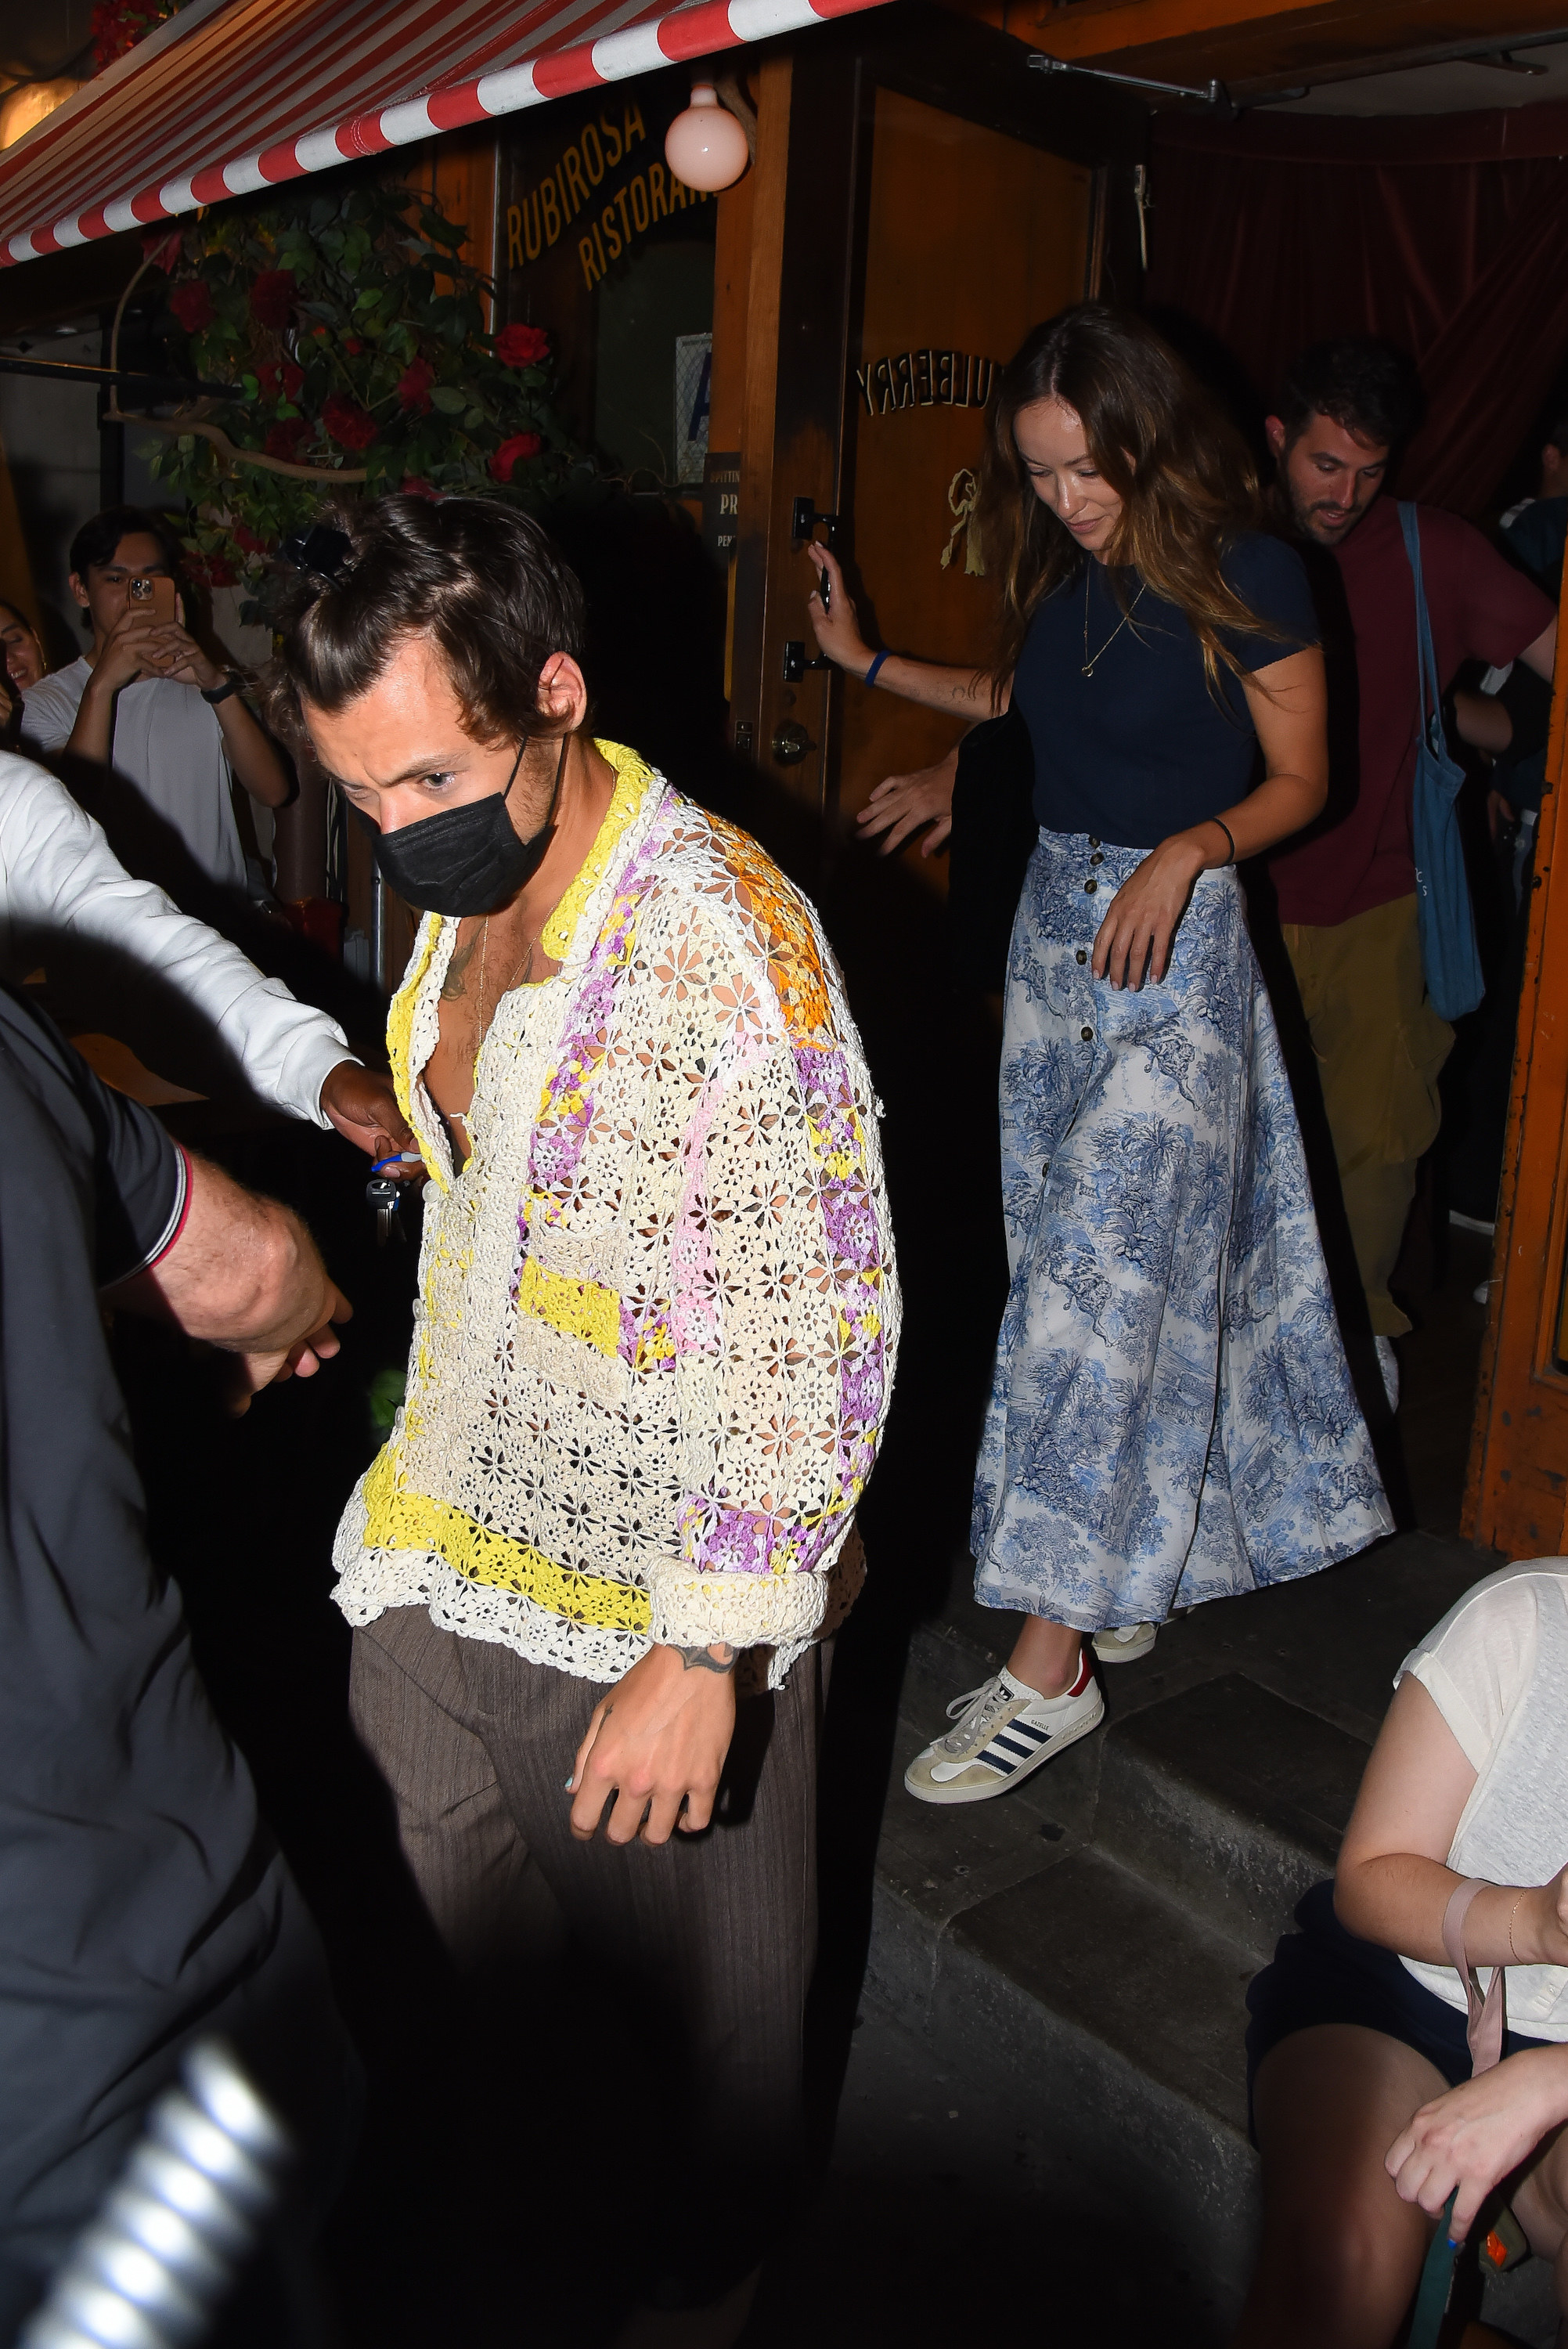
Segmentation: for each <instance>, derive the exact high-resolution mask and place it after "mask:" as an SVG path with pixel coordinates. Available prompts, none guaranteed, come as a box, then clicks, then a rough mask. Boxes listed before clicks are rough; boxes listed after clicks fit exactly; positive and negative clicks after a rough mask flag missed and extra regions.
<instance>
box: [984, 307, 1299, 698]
mask: <svg viewBox="0 0 1568 2349" xmlns="http://www.w3.org/2000/svg"><path fill="white" fill-rule="evenodd" d="M1043 399H1059V400H1060V401H1061V402H1062V404H1063V406H1064V407H1066V408H1070V409H1072V410H1073V412H1074V414H1075V415H1076V416H1077V417H1078V419H1080V421H1081V422H1082V425H1083V429H1084V440H1085V442H1086V444H1087V446H1088V453H1089V455H1090V457H1091V458H1092V459H1093V460H1094V463H1095V465H1096V466H1097V467H1098V469H1099V471H1100V473H1101V474H1102V475H1103V477H1104V479H1105V481H1107V482H1108V483H1109V487H1110V488H1111V489H1112V490H1114V491H1115V492H1116V494H1117V496H1118V497H1119V499H1120V500H1121V512H1120V515H1119V518H1118V521H1117V524H1116V529H1115V533H1114V534H1113V535H1112V537H1111V539H1110V542H1109V545H1108V546H1107V548H1106V551H1105V560H1106V564H1107V568H1108V570H1109V574H1110V581H1111V585H1112V587H1113V588H1114V591H1115V594H1116V597H1117V601H1118V602H1119V604H1120V605H1121V607H1122V609H1123V610H1124V611H1125V610H1127V609H1128V608H1129V607H1130V601H1131V597H1132V596H1133V595H1136V593H1137V585H1136V584H1133V585H1129V582H1130V581H1131V579H1132V574H1134V573H1136V574H1137V578H1138V580H1139V581H1141V582H1142V583H1143V584H1144V585H1147V586H1148V587H1149V588H1150V590H1151V591H1152V593H1153V594H1155V595H1162V596H1163V597H1165V599H1166V600H1167V602H1169V603H1171V604H1174V605H1176V607H1177V609H1178V610H1179V611H1180V612H1181V613H1182V614H1183V616H1185V618H1186V619H1187V621H1188V623H1189V625H1190V626H1191V630H1192V633H1193V635H1194V636H1196V637H1197V639H1198V643H1199V645H1200V646H1201V647H1202V655H1203V669H1204V674H1205V676H1206V677H1207V678H1208V681H1209V689H1210V691H1211V693H1212V694H1213V695H1214V697H1215V698H1216V699H1217V700H1218V699H1219V698H1221V697H1220V670H1221V669H1222V668H1227V669H1229V670H1231V671H1232V673H1233V674H1234V675H1236V676H1240V675H1241V674H1242V667H1241V663H1240V662H1239V661H1238V660H1237V658H1236V657H1235V655H1234V654H1233V652H1232V651H1231V650H1230V648H1229V647H1228V646H1227V645H1226V643H1225V641H1224V635H1223V633H1222V632H1224V631H1227V630H1235V631H1240V632H1243V633H1244V634H1247V635H1251V636H1280V637H1281V639H1282V649H1281V657H1282V658H1283V657H1284V652H1285V651H1286V650H1288V649H1290V647H1289V646H1288V645H1287V644H1286V643H1285V641H1284V635H1283V631H1282V630H1280V629H1278V628H1276V627H1275V626H1273V624H1272V623H1271V622H1269V621H1266V620H1264V619H1263V618H1261V617H1260V616H1259V615H1258V614H1257V613H1255V612H1253V610H1252V609H1251V608H1250V606H1249V605H1247V604H1245V603H1244V602H1243V599H1242V598H1241V597H1240V596H1239V595H1237V594H1236V593H1235V591H1234V590H1233V588H1232V587H1230V586H1229V585H1227V584H1226V581H1225V577H1224V574H1223V573H1222V570H1221V567H1220V565H1221V561H1222V557H1223V555H1224V553H1225V550H1226V548H1227V547H1228V546H1230V545H1231V544H1232V543H1233V541H1234V540H1235V539H1236V538H1237V537H1238V536H1239V535H1240V534H1241V533H1242V532H1243V531H1247V530H1253V529H1255V528H1256V527H1257V524H1258V521H1259V518H1260V514H1261V501H1260V496H1259V490H1258V477H1257V471H1256V468H1255V467H1254V465H1253V460H1252V459H1251V457H1250V456H1249V455H1248V453H1247V449H1246V444H1245V442H1244V441H1243V439H1242V437H1241V434H1240V433H1239V432H1238V431H1237V430H1236V429H1235V428H1234V426H1233V424H1231V423H1230V422H1229V421H1228V419H1226V418H1225V417H1224V416H1223V415H1222V413H1221V411H1220V410H1219V409H1218V408H1217V407H1216V406H1215V404H1214V402H1213V401H1212V399H1211V398H1210V397H1209V395H1208V393H1207V392H1206V391H1204V389H1203V388H1202V386H1201V385H1200V384H1199V382H1198V381H1197V378H1195V377H1194V376H1192V375H1191V373H1190V372H1189V371H1188V369H1187V368H1186V367H1184V366H1183V365H1182V363H1181V360H1180V359H1179V358H1178V357H1177V356H1176V354H1175V352H1174V351H1173V350H1172V349H1171V346H1170V345H1169V343H1167V342H1165V341H1164V340H1163V339H1162V338H1161V336H1159V335H1157V334H1156V333H1155V331H1154V329H1153V327H1152V326H1146V325H1145V323H1144V321H1143V320H1142V319H1141V318H1140V317H1137V316H1134V314H1133V313H1132V312H1131V311H1128V310H1119V309H1113V308H1111V307H1110V305H1109V304H1107V303H1104V302H1079V303H1077V304H1075V305H1074V306H1073V307H1072V308H1071V309H1070V310H1063V311H1060V312H1059V313H1058V314H1057V316H1056V317H1054V318H1048V319H1047V321H1046V323H1045V325H1044V326H1037V327H1035V328H1034V330H1033V332H1032V333H1031V334H1029V335H1028V336H1026V339H1025V342H1024V344H1023V347H1022V348H1021V349H1020V350H1019V352H1018V354H1017V356H1016V357H1015V358H1014V360H1013V361H1012V364H1011V365H1010V366H1009V367H1007V368H1006V371H1005V373H1004V375H1003V377H1002V381H1001V386H1000V388H999V390H998V392H997V395H996V398H995V402H994V403H993V406H992V409H991V431H990V440H989V442H988V444H987V447H986V450H985V460H984V462H983V464H982V468H981V479H980V521H981V529H982V532H983V534H984V541H985V557H986V567H987V569H988V570H989V571H990V572H991V574H992V575H993V576H995V577H998V578H999V579H1000V581H1001V587H1002V611H1001V617H1000V625H999V628H998V634H997V643H996V652H995V660H994V662H993V663H992V665H991V668H990V676H991V678H992V688H993V694H994V696H995V697H997V698H999V697H1000V693H1001V689H1002V688H1003V686H1004V685H1005V683H1006V679H1007V678H1009V677H1010V676H1011V675H1012V672H1013V669H1014V667H1015V666H1016V662H1017V658H1018V655H1019V653H1020V652H1021V651H1022V649H1023V645H1024V638H1025V637H1026V636H1027V634H1028V631H1029V623H1030V621H1031V620H1032V619H1033V618H1034V616H1035V614H1036V612H1037V610H1038V608H1039V606H1040V605H1041V604H1042V603H1043V602H1044V601H1045V599H1046V597H1047V595H1051V594H1052V593H1053V592H1054V590H1055V589H1057V587H1059V586H1061V585H1062V584H1063V583H1064V582H1065V581H1066V580H1068V579H1070V578H1072V577H1073V576H1074V575H1075V574H1077V572H1078V566H1079V564H1082V563H1084V562H1086V561H1088V560H1089V559H1090V558H1088V557H1087V556H1086V555H1085V554H1083V552H1082V550H1081V549H1080V548H1079V547H1078V545H1077V543H1075V541H1074V539H1073V537H1072V534H1071V533H1070V532H1069V531H1068V530H1067V529H1066V527H1065V526H1064V525H1063V524H1062V523H1060V522H1058V521H1057V517H1056V515H1055V514H1054V513H1053V512H1051V509H1050V507H1049V506H1048V505H1047V504H1046V502H1045V501H1044V500H1043V499H1042V498H1040V497H1037V495H1036V492H1035V487H1034V483H1033V482H1032V481H1031V480H1030V479H1029V476H1028V474H1027V473H1026V471H1025V470H1024V463H1023V460H1022V458H1021V457H1020V456H1019V454H1018V449H1017V444H1016V440H1014V437H1013V423H1014V419H1015V418H1016V415H1017V413H1018V410H1019V409H1021V408H1030V407H1033V406H1034V404H1035V403H1036V402H1037V400H1043Z"/></svg>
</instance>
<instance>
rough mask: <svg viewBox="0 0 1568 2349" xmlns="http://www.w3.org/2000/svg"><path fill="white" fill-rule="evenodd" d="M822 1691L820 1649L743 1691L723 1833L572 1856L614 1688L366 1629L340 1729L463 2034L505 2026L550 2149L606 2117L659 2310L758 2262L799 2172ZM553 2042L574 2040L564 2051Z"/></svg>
mask: <svg viewBox="0 0 1568 2349" xmlns="http://www.w3.org/2000/svg"><path fill="white" fill-rule="evenodd" d="M819 1689H820V1651H818V1650H815V1649H813V1650H811V1651H809V1652H808V1653H807V1654H806V1655H805V1656H803V1657H802V1658H801V1659H800V1661H799V1662H798V1663H797V1664H796V1666H795V1668H794V1670H793V1671H792V1672H791V1673H790V1675H789V1682H788V1683H787V1684H786V1686H785V1687H784V1688H782V1689H780V1690H779V1691H778V1692H776V1693H772V1694H764V1695H759V1696H752V1697H748V1698H743V1699H742V1701H741V1703H740V1706H739V1711H738V1721H737V1725H736V1734H735V1740H734V1744H733V1745H732V1746H731V1749H730V1756H729V1760H728V1763H727V1765H726V1770H725V1775H724V1781H723V1784H722V1785H721V1788H720V1792H719V1800H718V1806H717V1811H716V1815H715V1822H714V1824H713V1826H711V1827H709V1828H707V1830H706V1831H705V1832H704V1833H703V1834H701V1835H696V1836H684V1835H681V1834H679V1833H677V1834H676V1835H675V1836H673V1837H671V1839H670V1841H669V1842H668V1843H667V1844H666V1845H664V1846H662V1847H656V1848H655V1847H651V1846H648V1845H645V1844H642V1843H634V1844H632V1845H630V1846H627V1847H624V1848H616V1847H613V1846H611V1845H610V1844H608V1843H606V1842H605V1841H604V1839H603V1836H600V1837H597V1838H595V1840H594V1841H593V1843H579V1842H576V1841H575V1840H574V1839H573V1836H572V1833H571V1830H570V1827H569V1826H568V1819H567V1815H568V1812H569V1810H570V1807H571V1806H570V1803H569V1800H568V1797H567V1795H566V1792H565V1786H566V1781H567V1779H568V1778H569V1776H570V1775H571V1772H572V1764H573V1757H574V1755H575V1754H576V1750H577V1746H578V1744H579V1742H580V1741H581V1739H582V1736H583V1732H584V1730H585V1729H586V1727H587V1725H588V1717H589V1715H590V1713H592V1712H593V1707H594V1706H595V1704H597V1702H599V1699H600V1698H601V1697H602V1696H603V1693H604V1691H603V1687H602V1686H600V1685H597V1684H595V1683H594V1682H591V1681H584V1680H577V1679H574V1678H573V1677H572V1675H570V1674H569V1673H566V1672H561V1671H553V1670H552V1669H551V1668H550V1667H548V1666H546V1665H542V1664H531V1663H528V1662H526V1661H524V1660H523V1658H521V1656H519V1655H516V1654H515V1653H514V1652H513V1651H511V1649H510V1648H505V1647H500V1646H497V1645H494V1644H492V1643H490V1641H487V1640H465V1639H461V1638H459V1637H458V1636H457V1635H456V1634H455V1633H453V1632H450V1631H442V1630H438V1629H437V1628H436V1626H435V1625H434V1624H433V1623H432V1622H431V1621H430V1619H429V1616H428V1614H427V1613H426V1611H425V1609H423V1608H417V1607H402V1608H397V1609H392V1610H391V1611H390V1612H388V1613H387V1614H386V1615H383V1616H381V1617H379V1618H378V1619H377V1621H375V1622H374V1623H372V1624H370V1625H369V1626H368V1627H367V1628H366V1629H365V1630H359V1631H356V1633H355V1637H354V1661H353V1668H352V1675H351V1680H350V1707H351V1711H352V1713H353V1718H354V1725H355V1728H356V1732H357V1733H358V1735H359V1738H360V1740H361V1742H362V1743H363V1744H364V1745H365V1747H366V1751H367V1752H368V1753H369V1754H370V1757H371V1759H372V1761H373V1762H374V1763H375V1764H376V1766H377V1769H378V1770H379V1772H380V1773H381V1775H382V1776H383V1778H384V1779H385V1780H386V1782H387V1785H388V1787H389V1788H390V1790H391V1793H392V1795H393V1799H394V1802H395V1805H396V1808H397V1829H398V1837H399V1840H400V1842H401V1844H402V1847H403V1851H404V1854H405V1857H407V1862H408V1866H409V1868H410V1869H411V1870H412V1872H413V1875H414V1878H415V1880H416V1882H417V1883H418V1888H419V1891H420V1894H421V1897H422V1899H423V1900H424V1902H425V1905H426V1907H427V1909H428V1911H429V1914H430V1917H431V1919H432V1920H433V1921H434V1923H435V1926H436V1928H437V1930H438V1932H439V1934H440V1936H441V1938H442V1940H443V1941H444V1942H445V1943H446V1945H447V1948H448V1950H449V1952H450V1954H451V1956H452V1958H453V1960H454V1961H455V1963H456V1965H457V1967H458V1969H459V1973H460V1974H461V1975H462V1976H463V1977H464V1978H465V1979H466V1981H467V1982H468V1983H469V1989H470V1993H471V1997H472V2001H473V2004H474V2010H475V2011H474V2015H473V2033H472V2035H473V2037H474V2039H475V2041H476V2043H477V2044H480V2045H482V2044H486V2042H487V2035H488V2044H490V2045H492V2046H495V2047H497V2048H499V2047H500V2040H501V2034H506V2035H507V2036H508V2037H509V2038H510V2039H511V2043H512V2046H511V2052H512V2054H517V2055H519V2056H520V2057H521V2060H520V2063H519V2079H520V2085H521V2092H522V2094H523V2095H524V2096H525V2097H529V2098H530V2099H534V2098H537V2097H538V2095H540V2093H541V2089H543V2093H544V2095H545V2096H546V2099H547V2100H548V2101H551V2102H552V2103H554V2105H555V2106H557V2110H555V2111H552V2112H546V2113H541V2112H537V2111H535V2112H531V2113H530V2114H529V2116H528V2125H529V2127H530V2128H531V2129H532V2130H538V2129H540V2128H542V2127H543V2128H547V2129H552V2130H554V2129H557V2128H559V2129H560V2131H561V2134H562V2142H563V2145H564V2140H565V2138H566V2137H567V2136H569V2134H570V2123H571V2118H572V2116H571V2115H570V2114H569V2113H565V2112H562V2111H561V2110H560V2109H559V2107H560V2106H562V2105H563V2104H564V2105H566V2106H573V2105H578V2104H581V2105H582V2106H583V2107H584V2108H585V2109H587V2110H589V2111H591V2112H592V2111H593V2110H594V2109H595V2107H596V2110H597V2113H598V2115H599V2116H603V2113H604V2111H605V2107H606V2103H608V2104H609V2105H611V2106H614V2107H615V2108H616V2113H615V2118H616V2128H617V2132H618V2133H624V2132H625V2131H627V2130H629V2131H630V2133H631V2142H632V2143H633V2144H634V2146H635V2147H638V2148H639V2149H640V2153H641V2154H642V2155H643V2156H644V2157H648V2156H651V2159H648V2158H642V2159H640V2160H639V2163H638V2175H637V2178H636V2189H635V2190H636V2194H637V2198H638V2205H639V2211H640V2214H641V2215H640V2220H639V2224H640V2228H641V2230H642V2231H643V2233H644V2239H645V2241H646V2243H647V2245H648V2268H647V2282H646V2290H647V2293H648V2296H651V2297H652V2298H654V2299H655V2301H656V2302H658V2304H660V2305H664V2306H702V2305H704V2304H706V2303H707V2302H709V2301H712V2300H715V2299H717V2298H718V2297H720V2296H721V2294H722V2293H723V2292H725V2291H727V2289H728V2288H729V2286H730V2285H731V2284H732V2283H734V2282H737V2281H738V2279H739V2278H740V2277H741V2276H743V2275H745V2274H747V2273H748V2272H749V2271H750V2269H751V2268H752V2267H753V2266H755V2265H756V2263H757V2261H758V2260H759V2259H760V2258H761V2257H762V2256H763V2255H764V2253H765V2251H767V2250H768V2249H769V2243H770V2242H771V2240H773V2239H774V2237H775V2235H776V2233H777V2231H778V2230H779V2229H780V2228H781V2227H782V2226H784V2225H786V2224H787V2223H788V2216H789V2199H790V2196H791V2192H792V2190H793V2189H794V2188H795V2187H796V2186H797V2185H798V2183H799V2166H800V2165H799V2150H800V2140H801V2115H800V2094H801V2076H800V2075H801V2029H802V2022H803V2015H804V2009H805V2002H806V1992H807V1989H808V1987H809V1985H810V1975H811V1968H812V1963H813V1961H814V1957H815V1951H816V1784H817V1746H818V1727H819V1723H818V1711H819ZM569 2013H570V2015H571V2016H572V2018H573V2020H572V2022H571V2023H568V2021H567V2016H568V2014H569ZM541 2028H542V2031H543V2033H544V2037H543V2038H542V2039H533V2040H531V2034H532V2033H535V2032H537V2031H539V2030H540V2029H541ZM552 2033H553V2036H554V2038H555V2040H556V2041H557V2042H558V2043H559V2042H561V2041H562V2040H563V2039H569V2040H571V2041H572V2045H571V2047H570V2048H569V2049H568V2050H567V2051H566V2053H565V2061H564V2063H563V2062H562V2053H563V2051H562V2045H561V2044H555V2045H551V2044H549V2041H550V2038H551V2035H552ZM530 2044H532V2045H533V2046H534V2047H535V2048H536V2049H537V2054H538V2059H539V2060H538V2063H537V2064H534V2063H533V2060H532V2058H531V2055H530V2054H529V2053H528V2050H529V2046H530ZM595 2067H597V2071H596V2072H595ZM531 2075H532V2078H531ZM663 2203H667V2208H661V2204H663ZM720 2211H721V2212H722V2215H721V2216H720V2215H718V2213H719V2212H720ZM699 2213H701V2214H702V2215H701V2216H700V2217H699V2216H698V2214H699ZM639 2296H642V2295H641V2294H639Z"/></svg>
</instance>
